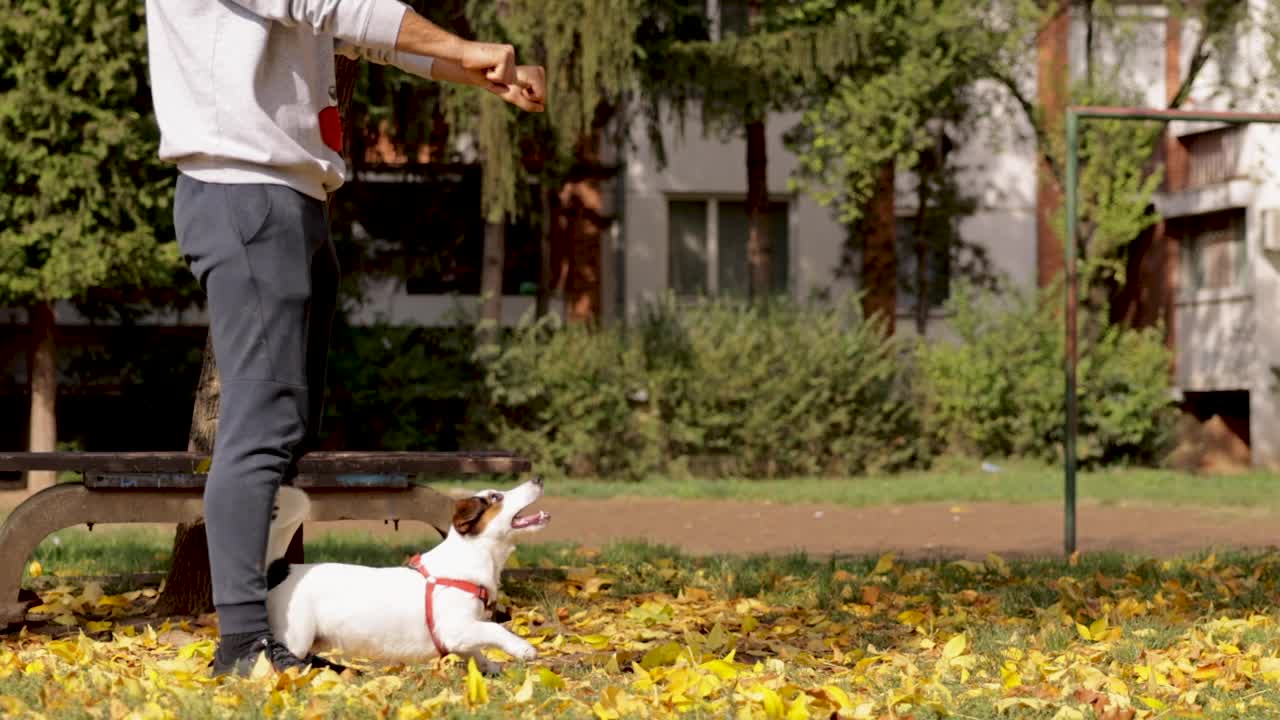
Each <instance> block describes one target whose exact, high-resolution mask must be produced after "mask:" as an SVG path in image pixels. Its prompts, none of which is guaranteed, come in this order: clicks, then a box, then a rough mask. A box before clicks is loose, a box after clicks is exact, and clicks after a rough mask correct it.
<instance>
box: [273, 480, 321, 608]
mask: <svg viewBox="0 0 1280 720" xmlns="http://www.w3.org/2000/svg"><path fill="white" fill-rule="evenodd" d="M310 515H311V500H310V499H309V498H308V497H307V494H306V493H305V492H303V491H302V490H299V489H298V488H295V487H290V486H288V485H281V486H280V490H279V491H277V492H276V504H275V507H273V508H272V510H271V532H270V534H269V535H268V537H267V558H266V560H267V587H268V588H273V587H275V586H276V585H279V584H280V583H281V582H284V579H285V578H286V577H288V575H289V563H288V561H287V560H285V559H284V556H285V553H286V552H288V551H289V543H290V542H292V541H293V536H294V534H295V533H297V532H298V528H300V527H302V523H303V521H305V520H306V519H307V518H308V517H309V516H310Z"/></svg>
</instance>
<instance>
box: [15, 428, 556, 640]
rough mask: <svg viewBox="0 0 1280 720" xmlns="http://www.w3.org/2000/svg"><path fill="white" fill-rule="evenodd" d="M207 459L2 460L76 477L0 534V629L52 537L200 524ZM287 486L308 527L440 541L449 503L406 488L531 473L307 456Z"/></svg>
mask: <svg viewBox="0 0 1280 720" xmlns="http://www.w3.org/2000/svg"><path fill="white" fill-rule="evenodd" d="M208 465H209V459H208V457H207V456H205V455H201V454H199V453H190V452H148V453H88V452H50V453H0V474H5V473H19V472H27V471H38V470H52V471H57V472H74V473H78V474H79V475H80V477H81V481H80V482H70V483H61V484H58V485H56V486H54V487H51V488H47V489H45V490H41V491H40V492H38V493H36V494H34V495H32V496H31V497H29V498H27V499H26V500H25V501H23V502H22V504H20V505H18V507H17V508H15V509H14V510H13V512H12V513H11V514H10V515H9V517H8V518H6V519H5V521H4V523H3V525H0V628H3V627H5V626H6V625H9V624H12V623H16V622H21V621H22V619H23V617H24V616H25V613H26V605H25V603H21V602H19V600H18V593H19V590H20V589H21V585H22V573H23V570H24V568H25V566H26V562H27V559H28V558H29V557H30V556H31V553H32V552H33V551H34V550H35V549H36V547H37V546H38V545H39V544H40V542H41V541H42V540H44V539H45V538H46V537H48V536H49V534H50V533H53V532H56V531H58V530H61V529H63V528H69V527H74V526H77V525H87V526H88V527H89V528H90V529H92V528H93V526H94V525H95V524H100V523H104V524H105V523H191V522H195V521H196V520H198V519H200V517H201V513H202V506H203V501H202V493H203V490H204V482H205V477H206V476H205V472H206V471H207V468H208ZM297 469H298V475H297V477H295V478H294V479H293V481H292V483H291V484H293V485H294V486H296V487H300V488H303V489H305V490H307V492H308V493H309V494H310V495H311V500H312V515H311V518H310V520H311V521H318V522H327V521H335V520H390V521H393V522H395V523H397V524H398V523H399V521H401V520H417V521H420V522H423V523H426V524H427V525H429V526H431V527H432V528H435V530H436V531H437V532H439V533H440V534H441V536H443V535H445V534H446V533H447V532H448V528H449V524H450V522H451V520H452V515H453V500H452V499H451V498H449V497H448V496H446V495H444V494H442V493H440V492H437V491H435V490H432V489H431V488H428V487H423V486H421V485H417V484H415V483H414V482H413V480H414V478H415V477H417V476H421V475H426V476H436V477H439V476H451V475H505V474H519V473H525V472H529V471H530V470H531V463H530V462H529V461H528V460H526V459H524V458H520V457H517V456H515V455H512V454H510V453H505V452H483V453H441V452H311V453H308V454H306V455H304V456H302V457H301V458H300V459H299V460H298V464H297Z"/></svg>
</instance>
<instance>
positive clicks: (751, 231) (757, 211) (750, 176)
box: [747, 120, 773, 301]
mask: <svg viewBox="0 0 1280 720" xmlns="http://www.w3.org/2000/svg"><path fill="white" fill-rule="evenodd" d="M768 172H769V161H768V157H767V156H766V154H765V126H764V121H763V120H757V121H755V122H750V123H747V227H748V230H747V263H748V264H749V265H750V268H749V269H750V272H749V273H748V275H749V278H750V280H749V289H748V292H747V295H748V297H750V298H751V299H752V300H753V301H754V300H760V299H763V298H767V297H768V296H769V294H770V292H771V291H772V289H773V288H772V285H773V283H772V280H773V273H772V272H771V265H770V259H771V253H772V248H771V247H770V246H769V245H770V244H769V226H768V222H767V220H768V216H767V215H766V210H767V209H768V205H769V174H768Z"/></svg>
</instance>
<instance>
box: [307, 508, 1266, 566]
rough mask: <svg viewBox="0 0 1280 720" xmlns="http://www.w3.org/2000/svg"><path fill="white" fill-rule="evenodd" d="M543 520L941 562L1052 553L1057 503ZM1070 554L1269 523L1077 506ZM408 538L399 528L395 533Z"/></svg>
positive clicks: (1161, 546)
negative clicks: (1074, 541) (1075, 537)
mask: <svg viewBox="0 0 1280 720" xmlns="http://www.w3.org/2000/svg"><path fill="white" fill-rule="evenodd" d="M537 507H538V508H540V509H543V510H548V511H550V512H551V514H552V518H553V519H552V522H551V525H550V527H548V528H547V529H546V530H544V531H542V532H541V533H540V534H539V535H538V536H537V537H538V540H540V541H559V542H573V543H578V544H582V545H586V546H597V547H598V546H601V545H605V544H607V543H609V542H613V541H619V540H635V539H642V540H646V541H648V542H650V543H654V544H663V545H673V546H676V547H679V548H681V549H683V550H685V551H686V552H691V553H697V554H705V553H785V552H791V551H797V550H800V551H804V552H806V553H810V554H830V553H837V554H875V553H880V552H884V551H889V550H892V551H895V552H897V553H899V554H900V555H904V556H924V555H945V556H964V557H970V558H982V557H985V556H986V554H987V553H990V552H994V553H998V554H1001V555H1006V556H1010V557H1013V556H1036V555H1060V554H1061V552H1062V533H1063V530H1062V528H1063V516H1062V506H1061V505H1057V504H1033V505H1013V504H1005V503H963V504H952V503H931V504H919V505H902V506H890V507H876V508H850V507H845V506H837V505H830V506H824V505H781V504H774V503H748V502H733V501H722V500H667V499H661V498H614V499H608V500H589V499H570V498H547V499H544V500H543V501H541V502H539V503H538V505H537ZM1077 522H1078V538H1079V548H1080V550H1081V551H1082V552H1097V551H1103V550H1114V551H1123V552H1133V553H1141V554H1146V555H1154V556H1160V557H1167V556H1173V555H1181V554H1186V553H1192V552H1197V551H1200V550H1205V549H1208V548H1220V547H1233V548H1266V547H1270V546H1273V545H1280V514H1271V513H1252V512H1246V511H1235V512H1232V511H1212V510H1206V511H1200V510H1194V509H1188V508H1162V507H1150V506H1104V505H1098V504H1092V503H1084V504H1082V505H1081V506H1080V508H1079V511H1078V520H1077ZM324 530H334V531H351V530H356V531H366V532H373V533H375V534H381V533H384V532H390V528H389V527H387V526H384V525H383V524H381V523H356V522H349V523H334V524H327V525H325V526H324V529H323V530H322V529H321V528H316V531H317V532H323V531H324ZM404 531H408V532H415V530H411V529H409V528H404V529H403V530H402V532H404Z"/></svg>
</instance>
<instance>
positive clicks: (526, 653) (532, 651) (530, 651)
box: [511, 643, 538, 660]
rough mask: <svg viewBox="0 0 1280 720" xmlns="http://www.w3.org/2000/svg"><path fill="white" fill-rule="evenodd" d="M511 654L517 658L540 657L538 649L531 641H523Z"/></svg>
mask: <svg viewBox="0 0 1280 720" xmlns="http://www.w3.org/2000/svg"><path fill="white" fill-rule="evenodd" d="M511 656H512V657H514V658H515V659H517V660H533V659H534V658H536V657H538V649H537V648H535V647H534V646H532V645H530V644H529V643H523V644H521V645H520V646H518V647H516V648H515V652H513V653H511Z"/></svg>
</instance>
